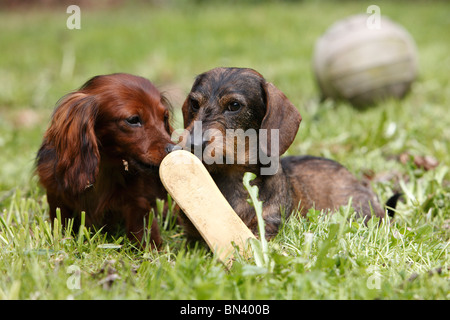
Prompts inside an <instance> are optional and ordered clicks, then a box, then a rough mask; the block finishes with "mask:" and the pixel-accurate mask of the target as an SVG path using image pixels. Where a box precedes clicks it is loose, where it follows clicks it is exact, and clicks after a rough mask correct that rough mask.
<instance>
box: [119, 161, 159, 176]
mask: <svg viewBox="0 0 450 320" xmlns="http://www.w3.org/2000/svg"><path fill="white" fill-rule="evenodd" d="M122 161H123V165H124V170H125V171H129V172H133V171H139V172H145V173H150V174H158V172H159V164H155V163H148V162H143V161H140V160H137V159H130V160H122Z"/></svg>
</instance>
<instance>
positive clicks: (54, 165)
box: [37, 92, 100, 195]
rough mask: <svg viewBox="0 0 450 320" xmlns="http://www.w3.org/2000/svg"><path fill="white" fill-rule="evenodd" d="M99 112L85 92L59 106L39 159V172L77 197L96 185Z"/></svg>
mask: <svg viewBox="0 0 450 320" xmlns="http://www.w3.org/2000/svg"><path fill="white" fill-rule="evenodd" d="M97 113H98V107H97V104H96V102H95V98H94V97H93V96H91V95H88V94H85V93H82V92H75V93H70V94H68V95H66V96H65V97H63V98H62V99H61V100H60V102H59V103H58V105H57V107H56V109H55V111H54V113H53V116H52V121H51V124H50V127H49V128H48V130H47V132H46V133H45V136H44V142H43V144H42V146H41V148H40V150H39V152H38V157H37V158H38V171H39V170H40V169H42V170H43V172H46V173H45V174H46V175H47V176H50V175H52V176H53V179H51V180H53V181H56V184H57V186H53V188H56V187H57V188H62V189H63V190H64V191H65V192H70V193H71V194H73V195H76V194H80V193H82V192H83V191H84V190H85V189H86V187H87V186H89V185H91V184H93V183H94V182H95V179H96V177H97V174H98V164H99V161H100V154H99V151H98V145H97V138H96V135H95V132H94V126H95V121H96V117H97ZM40 175H41V174H40Z"/></svg>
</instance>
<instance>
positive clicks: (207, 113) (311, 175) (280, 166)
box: [180, 68, 396, 239]
mask: <svg viewBox="0 0 450 320" xmlns="http://www.w3.org/2000/svg"><path fill="white" fill-rule="evenodd" d="M182 111H183V118H184V126H185V128H186V130H185V133H184V135H182V141H181V142H180V146H182V147H183V148H185V149H188V150H191V151H192V152H194V153H195V154H196V155H198V156H201V157H202V160H203V162H204V164H205V166H206V168H207V169H208V171H209V172H210V174H211V176H212V178H213V179H214V181H215V182H216V184H217V186H218V187H219V189H220V191H221V192H222V194H223V195H224V196H225V198H226V199H227V200H228V202H229V203H230V205H231V206H232V207H233V209H234V210H235V211H236V213H237V214H238V215H239V217H240V218H241V219H242V220H243V221H244V222H245V224H246V225H247V226H248V227H249V228H250V230H252V231H253V232H254V233H256V232H257V225H258V223H257V218H256V214H255V210H254V209H253V207H252V206H251V205H250V204H249V203H248V202H247V198H248V193H247V191H246V190H245V188H244V186H243V183H242V179H243V176H244V173H245V172H253V173H254V174H256V176H257V177H256V179H255V180H254V181H252V184H253V185H256V186H258V188H259V197H260V200H261V201H263V218H264V220H265V224H266V236H267V238H272V237H273V236H275V235H276V234H277V232H278V228H279V226H280V223H281V220H282V219H281V218H282V215H281V211H282V210H284V212H285V215H286V217H289V215H290V214H291V212H292V211H293V210H294V209H298V210H299V211H300V212H301V213H302V214H303V215H305V214H306V212H307V211H308V210H309V209H310V208H315V209H319V210H335V209H337V208H338V207H339V206H343V205H347V204H348V203H349V200H350V199H352V206H353V208H354V209H355V211H357V212H359V214H360V215H361V216H363V217H365V218H366V219H369V218H370V217H371V216H378V217H384V215H385V211H384V209H383V208H382V206H381V205H380V204H379V202H378V199H377V197H376V195H375V194H374V193H373V191H372V190H371V189H370V188H369V186H367V185H364V184H363V183H361V182H360V181H358V180H357V179H356V178H355V177H354V176H353V175H352V174H351V173H350V172H349V171H348V170H347V169H346V168H344V167H343V166H342V165H340V164H339V163H337V162H335V161H332V160H329V159H324V158H319V157H311V156H302V157H286V158H283V159H281V160H280V158H279V157H280V156H281V155H282V154H283V153H284V152H285V151H286V150H287V149H288V148H289V146H290V145H291V143H292V142H293V141H294V138H295V136H296V134H297V130H298V128H299V125H300V121H301V120H302V118H301V116H300V113H299V112H298V110H297V108H296V107H295V106H294V105H293V104H292V103H291V102H290V101H289V99H288V98H287V97H286V96H285V95H284V94H283V93H282V92H281V91H280V90H279V89H278V88H277V87H275V86H274V85H273V84H271V83H269V82H267V81H266V80H265V79H264V78H263V76H262V75H261V74H259V73H258V72H256V71H255V70H252V69H247V68H216V69H213V70H210V71H207V72H205V73H203V74H201V75H199V76H198V77H197V78H196V80H195V82H194V84H193V86H192V89H191V91H190V93H189V94H188V97H187V98H186V100H185V102H184V104H183V108H182ZM196 131H197V132H196ZM252 140H253V146H252V145H251V141H252ZM247 141H248V143H247ZM239 149H240V150H241V152H240V153H239V152H238V150H239ZM233 160H234V161H233ZM395 201H396V200H395ZM391 203H392V202H391ZM181 217H182V218H184V216H183V215H181ZM183 220H184V225H185V229H186V233H187V234H188V236H189V237H190V238H191V239H196V238H199V234H198V232H197V231H196V230H195V228H193V226H192V224H191V223H190V222H189V220H187V219H185V218H184V219H183Z"/></svg>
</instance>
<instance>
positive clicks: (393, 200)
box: [384, 192, 403, 218]
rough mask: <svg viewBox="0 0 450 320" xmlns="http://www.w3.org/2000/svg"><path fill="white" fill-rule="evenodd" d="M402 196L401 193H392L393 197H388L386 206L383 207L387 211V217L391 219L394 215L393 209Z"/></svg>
mask: <svg viewBox="0 0 450 320" xmlns="http://www.w3.org/2000/svg"><path fill="white" fill-rule="evenodd" d="M402 196H403V193H401V192H396V193H394V195H393V196H392V197H390V198H389V199H388V200H387V201H386V204H385V205H384V206H385V208H386V209H387V214H388V215H389V217H391V218H393V217H394V214H395V207H396V206H397V202H398V200H399V199H400V198H401V197H402Z"/></svg>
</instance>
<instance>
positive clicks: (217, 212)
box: [159, 150, 255, 264]
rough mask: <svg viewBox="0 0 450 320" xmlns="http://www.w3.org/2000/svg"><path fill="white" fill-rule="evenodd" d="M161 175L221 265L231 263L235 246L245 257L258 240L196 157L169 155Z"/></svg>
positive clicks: (175, 153)
mask: <svg viewBox="0 0 450 320" xmlns="http://www.w3.org/2000/svg"><path fill="white" fill-rule="evenodd" d="M159 175H160V178H161V181H162V183H163V185H164V187H165V188H166V190H167V192H169V194H170V195H171V196H172V198H173V199H174V200H175V202H176V203H177V204H178V205H179V206H180V208H181V209H182V210H183V211H184V213H185V214H186V216H187V217H188V218H189V219H190V220H191V222H192V223H193V224H194V226H195V227H196V228H197V230H198V231H199V233H200V235H201V236H202V237H203V239H205V241H206V243H207V244H208V246H209V248H210V249H211V250H212V251H213V252H214V254H216V255H217V256H218V258H219V259H220V260H221V261H223V262H224V263H226V264H228V263H229V262H230V261H232V259H233V250H234V247H233V244H234V245H236V246H238V247H239V249H240V252H241V253H244V250H245V249H246V247H247V243H246V242H247V240H248V239H249V238H255V236H254V235H253V233H252V232H251V231H250V230H249V229H248V228H247V226H246V225H245V224H244V222H242V220H241V219H240V218H239V217H238V215H237V214H236V213H235V212H234V210H233V208H232V207H231V206H230V204H229V203H228V202H227V200H226V199H225V197H224V196H223V195H222V193H221V192H220V190H219V188H218V187H217V185H216V184H215V182H214V180H213V179H212V178H211V176H210V174H209V173H208V171H207V170H206V168H205V166H204V165H203V164H202V163H201V161H200V160H199V159H198V158H197V157H196V156H195V155H194V154H192V153H190V152H187V151H185V150H177V151H173V152H171V153H169V154H168V155H167V156H166V157H165V158H164V159H163V161H162V162H161V165H160V168H159Z"/></svg>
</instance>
